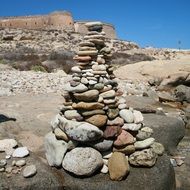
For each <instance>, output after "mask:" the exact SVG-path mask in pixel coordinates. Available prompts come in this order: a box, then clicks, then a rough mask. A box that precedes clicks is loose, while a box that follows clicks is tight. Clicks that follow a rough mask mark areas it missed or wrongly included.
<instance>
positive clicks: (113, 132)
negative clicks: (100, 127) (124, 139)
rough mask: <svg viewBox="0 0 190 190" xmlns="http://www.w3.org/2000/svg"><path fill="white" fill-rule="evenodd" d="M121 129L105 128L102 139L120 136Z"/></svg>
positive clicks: (117, 127) (114, 127)
mask: <svg viewBox="0 0 190 190" xmlns="http://www.w3.org/2000/svg"><path fill="white" fill-rule="evenodd" d="M121 131H122V129H121V127H119V126H107V127H106V129H105V130H104V138H106V139H107V138H113V137H117V136H118V135H119V134H121Z"/></svg>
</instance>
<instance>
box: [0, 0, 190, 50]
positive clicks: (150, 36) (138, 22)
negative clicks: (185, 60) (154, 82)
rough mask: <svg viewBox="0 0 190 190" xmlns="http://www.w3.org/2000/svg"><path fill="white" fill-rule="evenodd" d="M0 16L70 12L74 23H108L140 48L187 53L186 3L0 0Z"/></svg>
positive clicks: (189, 17)
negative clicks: (82, 21) (59, 11)
mask: <svg viewBox="0 0 190 190" xmlns="http://www.w3.org/2000/svg"><path fill="white" fill-rule="evenodd" d="M0 2H1V6H0V16H19V15H33V14H47V13H50V12H52V11H55V10H67V11H70V12H71V13H72V15H73V17H74V19H75V20H101V21H104V22H108V23H112V24H113V25H114V26H115V28H116V31H117V36H118V37H119V38H120V39H124V40H129V41H134V42H136V43H138V44H139V45H140V46H142V47H145V46H153V47H169V48H178V41H181V48H183V49H190V0H0Z"/></svg>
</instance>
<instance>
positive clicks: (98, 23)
mask: <svg viewBox="0 0 190 190" xmlns="http://www.w3.org/2000/svg"><path fill="white" fill-rule="evenodd" d="M85 26H86V27H92V26H103V24H102V22H99V21H97V22H87V23H86V24H85Z"/></svg>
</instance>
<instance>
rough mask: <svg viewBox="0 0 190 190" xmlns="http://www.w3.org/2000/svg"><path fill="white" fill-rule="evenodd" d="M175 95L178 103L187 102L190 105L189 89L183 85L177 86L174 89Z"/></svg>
mask: <svg viewBox="0 0 190 190" xmlns="http://www.w3.org/2000/svg"><path fill="white" fill-rule="evenodd" d="M175 95H176V98H177V100H178V101H180V102H183V101H187V102H188V103H190V87H188V86H185V85H179V86H177V87H176V89H175Z"/></svg>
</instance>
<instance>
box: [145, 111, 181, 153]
mask: <svg viewBox="0 0 190 190" xmlns="http://www.w3.org/2000/svg"><path fill="white" fill-rule="evenodd" d="M143 116H144V124H145V126H146V127H150V128H152V129H153V131H154V133H153V135H152V137H154V138H155V140H156V141H157V142H160V143H162V144H163V145H164V147H165V150H166V151H167V152H168V153H169V154H175V153H176V148H177V145H178V143H179V142H180V141H181V139H182V138H183V137H184V135H185V126H184V122H183V121H182V120H179V119H177V118H174V117H167V116H163V115H157V114H144V115H143Z"/></svg>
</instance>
